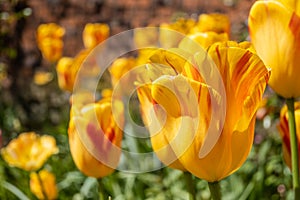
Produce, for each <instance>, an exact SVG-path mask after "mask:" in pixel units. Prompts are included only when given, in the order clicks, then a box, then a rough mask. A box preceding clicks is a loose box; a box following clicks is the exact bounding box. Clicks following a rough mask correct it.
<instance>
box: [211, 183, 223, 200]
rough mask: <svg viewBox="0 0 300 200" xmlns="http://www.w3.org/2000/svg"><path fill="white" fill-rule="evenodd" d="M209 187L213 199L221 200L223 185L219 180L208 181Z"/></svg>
mask: <svg viewBox="0 0 300 200" xmlns="http://www.w3.org/2000/svg"><path fill="white" fill-rule="evenodd" d="M208 187H209V191H210V195H211V197H212V199H213V200H221V199H222V195H221V187H220V184H219V182H218V181H216V182H208Z"/></svg>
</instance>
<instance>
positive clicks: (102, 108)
mask: <svg viewBox="0 0 300 200" xmlns="http://www.w3.org/2000/svg"><path fill="white" fill-rule="evenodd" d="M105 94H110V93H109V92H106V93H105ZM105 94H104V97H103V99H101V100H100V101H99V102H95V103H89V104H86V105H83V104H82V98H81V95H77V96H78V98H79V100H78V101H80V103H79V104H77V100H76V99H73V105H72V109H71V116H70V123H69V128H68V134H69V144H70V150H71V154H72V157H73V160H74V162H75V164H76V166H77V167H78V169H79V170H80V171H82V172H83V173H84V174H85V175H87V176H92V177H96V178H100V177H104V176H107V175H109V174H111V173H112V172H113V171H114V170H115V169H116V167H117V165H118V162H119V158H120V154H121V151H120V146H121V141H122V129H121V128H123V124H124V122H123V121H122V120H123V112H124V109H123V104H122V103H121V102H120V101H114V102H112V101H111V97H110V96H105ZM74 98H76V96H74ZM112 110H114V112H113V113H114V115H113V113H112Z"/></svg>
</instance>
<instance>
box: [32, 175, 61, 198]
mask: <svg viewBox="0 0 300 200" xmlns="http://www.w3.org/2000/svg"><path fill="white" fill-rule="evenodd" d="M29 185H30V190H31V192H32V193H33V194H34V195H35V196H36V197H37V198H38V199H49V200H53V199H56V198H57V187H56V182H55V176H54V175H53V174H52V173H50V172H48V171H47V170H41V171H39V172H37V173H36V172H31V173H30V184H29ZM45 195H46V197H45Z"/></svg>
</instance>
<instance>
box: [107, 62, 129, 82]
mask: <svg viewBox="0 0 300 200" xmlns="http://www.w3.org/2000/svg"><path fill="white" fill-rule="evenodd" d="M134 67H135V58H133V57H130V58H118V59H116V60H115V61H114V62H113V63H112V65H111V66H110V67H109V72H110V75H111V79H112V80H111V81H112V85H113V86H115V85H116V84H117V82H118V81H119V80H120V79H121V78H122V76H124V75H125V74H126V73H127V72H130V70H131V69H133V68H134ZM130 75H132V76H133V77H134V75H133V74H130ZM130 75H129V76H128V75H127V76H125V77H124V78H125V79H126V80H125V81H124V82H122V83H130V81H129V79H130V77H132V76H130Z"/></svg>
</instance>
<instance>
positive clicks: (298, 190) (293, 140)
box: [286, 98, 300, 199]
mask: <svg viewBox="0 0 300 200" xmlns="http://www.w3.org/2000/svg"><path fill="white" fill-rule="evenodd" d="M286 104H287V107H288V121H289V131H290V144H291V158H292V174H293V188H294V195H295V199H300V184H299V160H298V159H299V156H298V140H297V133H296V122H295V108H294V98H289V99H287V100H286Z"/></svg>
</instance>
